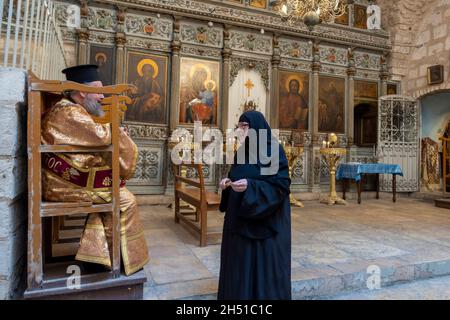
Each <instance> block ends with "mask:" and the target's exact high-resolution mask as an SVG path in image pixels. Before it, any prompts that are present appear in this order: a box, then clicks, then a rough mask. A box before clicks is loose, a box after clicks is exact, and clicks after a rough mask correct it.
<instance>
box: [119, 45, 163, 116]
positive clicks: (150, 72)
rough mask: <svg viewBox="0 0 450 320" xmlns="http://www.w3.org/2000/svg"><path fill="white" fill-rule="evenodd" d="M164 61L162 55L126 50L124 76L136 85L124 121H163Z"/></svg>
mask: <svg viewBox="0 0 450 320" xmlns="http://www.w3.org/2000/svg"><path fill="white" fill-rule="evenodd" d="M167 61H168V58H167V57H166V56H163V55H155V54H147V53H141V52H132V51H130V52H128V55H127V67H126V79H127V82H128V83H132V84H134V85H135V86H136V90H135V91H134V92H133V93H132V94H131V95H130V97H131V99H132V102H131V105H129V106H128V110H127V111H126V113H125V120H126V121H135V122H144V123H166V110H167Z"/></svg>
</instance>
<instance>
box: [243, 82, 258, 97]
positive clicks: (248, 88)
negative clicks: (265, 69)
mask: <svg viewBox="0 0 450 320" xmlns="http://www.w3.org/2000/svg"><path fill="white" fill-rule="evenodd" d="M244 86H245V87H246V88H247V97H250V91H251V90H252V88H253V87H254V86H255V85H254V84H253V82H252V80H250V79H248V80H247V82H246V83H245V84H244Z"/></svg>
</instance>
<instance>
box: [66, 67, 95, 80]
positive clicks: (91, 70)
mask: <svg viewBox="0 0 450 320" xmlns="http://www.w3.org/2000/svg"><path fill="white" fill-rule="evenodd" d="M97 69H98V66H97V65H95V64H83V65H79V66H74V67H70V68H66V69H64V70H62V71H61V72H62V73H64V74H65V75H66V79H67V81H74V82H78V83H85V82H92V81H99V80H100V76H99V75H98V71H97Z"/></svg>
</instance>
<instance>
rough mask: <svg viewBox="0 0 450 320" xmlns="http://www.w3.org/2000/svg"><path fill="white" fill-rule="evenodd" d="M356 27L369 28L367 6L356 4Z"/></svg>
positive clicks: (354, 7)
mask: <svg viewBox="0 0 450 320" xmlns="http://www.w3.org/2000/svg"><path fill="white" fill-rule="evenodd" d="M353 9H354V18H355V22H354V26H355V28H360V29H367V9H366V7H365V6H360V5H356V4H355V5H354V6H353Z"/></svg>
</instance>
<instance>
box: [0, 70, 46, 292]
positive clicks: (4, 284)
mask: <svg viewBox="0 0 450 320" xmlns="http://www.w3.org/2000/svg"><path fill="white" fill-rule="evenodd" d="M26 77H27V74H26V73H25V71H24V70H20V69H16V68H5V67H0V117H1V119H2V125H1V126H0V134H1V136H2V144H1V145H0V168H1V176H2V183H1V185H0V300H3V299H18V298H20V297H18V294H20V292H21V291H20V288H21V281H20V280H21V278H22V275H23V272H24V269H26V267H27V217H28V212H27V201H28V199H27V160H28V157H27V104H26V95H27V91H26V90H27V89H26V82H27V78H26ZM29 192H32V190H29ZM29 232H30V234H32V231H30V230H29ZM36 269H37V268H36Z"/></svg>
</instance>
